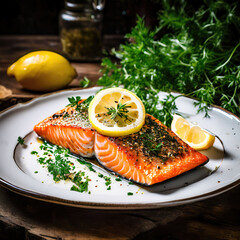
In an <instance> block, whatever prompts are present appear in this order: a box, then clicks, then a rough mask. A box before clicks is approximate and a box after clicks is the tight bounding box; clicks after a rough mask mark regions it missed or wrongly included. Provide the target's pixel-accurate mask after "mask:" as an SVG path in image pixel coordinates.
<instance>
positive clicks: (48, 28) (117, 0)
mask: <svg viewBox="0 0 240 240" xmlns="http://www.w3.org/2000/svg"><path fill="white" fill-rule="evenodd" d="M63 7H64V0H8V1H4V6H3V5H2V6H1V14H0V34H1V35H21V34H22V35H27V34H30V35H31V34H35V35H57V34H58V15H59V12H60V11H61V9H63ZM160 7H161V6H160V4H159V3H158V1H157V0H106V5H105V9H104V18H103V34H125V33H127V32H129V31H130V30H131V28H132V27H133V26H134V25H135V23H136V15H137V14H138V15H140V16H144V17H145V21H146V24H147V25H148V26H153V25H154V24H155V23H156V22H157V12H158V10H159V9H160Z"/></svg>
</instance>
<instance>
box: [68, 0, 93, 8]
mask: <svg viewBox="0 0 240 240" xmlns="http://www.w3.org/2000/svg"><path fill="white" fill-rule="evenodd" d="M90 7H91V1H90V0H65V8H66V9H67V10H71V11H79V10H86V9H88V10H90V9H89V8H90Z"/></svg>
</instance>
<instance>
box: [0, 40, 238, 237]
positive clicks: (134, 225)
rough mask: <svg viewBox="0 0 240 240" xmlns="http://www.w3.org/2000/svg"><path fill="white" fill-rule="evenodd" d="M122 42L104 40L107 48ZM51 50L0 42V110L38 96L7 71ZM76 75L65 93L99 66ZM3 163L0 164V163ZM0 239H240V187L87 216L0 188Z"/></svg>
mask: <svg viewBox="0 0 240 240" xmlns="http://www.w3.org/2000/svg"><path fill="white" fill-rule="evenodd" d="M120 41H121V40H119V39H118V38H112V37H108V38H107V37H106V38H105V46H107V47H109V48H111V46H114V45H115V46H117V44H119V42H120ZM39 49H45V50H55V51H59V49H60V46H59V42H58V38H57V37H56V36H28V37H26V36H3V37H0V85H4V86H5V87H7V88H9V89H11V90H12V92H13V94H12V95H11V96H10V97H8V98H6V99H2V100H1V101H0V110H3V109H5V108H7V107H9V106H11V105H14V104H15V103H17V102H23V101H27V100H29V99H32V98H34V97H37V96H39V95H40V94H39V93H34V92H29V91H26V90H24V89H22V88H21V87H20V85H19V84H18V83H16V81H15V79H14V78H9V77H7V76H6V68H7V67H8V66H9V65H10V64H11V63H12V62H13V61H15V60H16V59H18V58H19V57H20V56H22V55H23V54H25V53H26V52H29V51H32V50H39ZM73 65H74V66H75V67H76V69H77V72H78V74H79V76H78V78H77V79H75V80H74V81H73V82H72V83H71V84H70V86H69V88H77V87H79V80H80V79H81V78H83V77H84V76H87V77H88V78H89V79H90V80H91V81H92V84H95V83H96V80H97V79H98V77H99V76H100V73H99V72H98V71H99V69H100V63H73ZM0 134H1V133H0ZM0 160H1V159H0ZM0 239H1V240H5V239H6V240H9V239H17V240H19V239H20V240H21V239H67V240H70V239H121V240H124V239H135V240H145V239H164V240H165V239H166V240H170V239H171V240H178V239H184V240H186V239H195V240H198V239H204V240H205V239H206V240H237V239H240V186H238V187H236V188H234V189H232V190H230V191H228V192H226V193H224V194H221V195H219V196H217V197H213V198H211V199H208V200H204V201H200V202H196V203H193V204H188V205H183V206H178V207H171V208H162V209H154V210H128V211H127V210H124V211H121V210H119V211H116V210H115V211H111V210H106V211H105V210H90V209H82V208H74V207H68V206H61V205H57V204H53V203H47V202H42V201H39V200H34V199H30V198H27V197H24V196H21V195H18V194H16V193H14V192H11V191H9V190H7V189H5V188H3V187H0Z"/></svg>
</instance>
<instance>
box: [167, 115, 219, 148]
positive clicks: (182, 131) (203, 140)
mask: <svg viewBox="0 0 240 240" xmlns="http://www.w3.org/2000/svg"><path fill="white" fill-rule="evenodd" d="M171 130H172V131H173V132H175V133H176V134H177V135H178V136H179V137H180V138H181V139H182V140H183V141H184V142H186V143H187V144H188V145H190V146H191V147H192V148H194V149H196V150H205V149H208V148H210V147H211V146H212V145H213V143H214V141H215V136H213V135H211V134H210V133H209V132H207V131H205V130H203V129H202V128H200V127H199V126H197V125H194V124H191V123H189V122H188V121H187V120H186V119H184V118H183V117H181V116H179V115H174V116H173V121H172V124H171Z"/></svg>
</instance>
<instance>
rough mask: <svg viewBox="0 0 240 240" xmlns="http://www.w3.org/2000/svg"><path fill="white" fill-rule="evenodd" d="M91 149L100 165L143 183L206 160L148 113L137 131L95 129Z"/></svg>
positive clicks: (169, 175)
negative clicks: (109, 132)
mask: <svg viewBox="0 0 240 240" xmlns="http://www.w3.org/2000/svg"><path fill="white" fill-rule="evenodd" d="M94 149H95V156H96V158H97V159H98V161H99V162H100V163H101V164H102V165H103V166H105V167H106V168H108V169H109V170H111V171H114V172H116V173H118V174H119V175H121V176H122V177H125V178H126V179H129V180H133V181H135V182H138V183H142V184H145V185H152V184H155V183H159V182H162V181H165V180H167V179H170V178H173V177H175V176H178V175H180V174H182V173H184V172H186V171H189V170H191V169H193V168H195V167H197V166H199V165H202V164H204V163H206V162H207V161H208V158H207V157H206V156H205V155H203V154H201V153H200V152H197V151H196V150H194V149H193V148H191V147H190V146H189V145H188V144H186V143H185V142H183V141H182V140H181V139H180V138H179V137H177V136H176V135H175V133H174V132H172V131H171V130H170V129H168V128H167V127H166V126H165V125H163V124H162V123H161V122H160V121H159V120H157V119H156V118H154V117H153V116H151V115H148V114H147V115H146V120H145V124H144V126H143V127H142V129H141V130H140V131H139V132H137V133H134V134H131V135H128V136H124V137H106V136H103V135H101V134H99V133H97V132H96V134H95V146H94Z"/></svg>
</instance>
